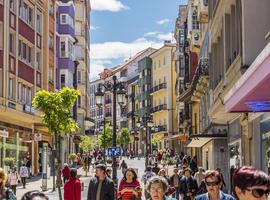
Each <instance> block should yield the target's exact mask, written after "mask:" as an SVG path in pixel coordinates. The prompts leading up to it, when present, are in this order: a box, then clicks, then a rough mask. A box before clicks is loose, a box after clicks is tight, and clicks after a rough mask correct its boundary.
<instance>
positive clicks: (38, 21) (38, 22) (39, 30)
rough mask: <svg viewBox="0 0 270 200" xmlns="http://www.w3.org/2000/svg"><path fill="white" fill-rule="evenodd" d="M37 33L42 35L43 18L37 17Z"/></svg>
mask: <svg viewBox="0 0 270 200" xmlns="http://www.w3.org/2000/svg"><path fill="white" fill-rule="evenodd" d="M36 29H37V32H39V33H41V16H40V15H37V28H36Z"/></svg>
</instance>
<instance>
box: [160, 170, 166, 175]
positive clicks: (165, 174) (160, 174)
mask: <svg viewBox="0 0 270 200" xmlns="http://www.w3.org/2000/svg"><path fill="white" fill-rule="evenodd" d="M162 172H164V175H166V170H165V169H160V170H159V172H158V175H159V176H161V173H162Z"/></svg>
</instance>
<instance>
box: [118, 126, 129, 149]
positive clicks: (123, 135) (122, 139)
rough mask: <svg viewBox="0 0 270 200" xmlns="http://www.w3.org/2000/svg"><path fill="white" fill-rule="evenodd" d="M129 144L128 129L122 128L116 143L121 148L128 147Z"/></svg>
mask: <svg viewBox="0 0 270 200" xmlns="http://www.w3.org/2000/svg"><path fill="white" fill-rule="evenodd" d="M130 142H131V138H130V134H129V131H128V128H122V129H121V131H120V135H119V136H118V137H117V143H118V145H120V146H121V147H122V148H123V147H124V146H126V145H128V144H129V143H130Z"/></svg>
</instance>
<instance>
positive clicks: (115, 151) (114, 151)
mask: <svg viewBox="0 0 270 200" xmlns="http://www.w3.org/2000/svg"><path fill="white" fill-rule="evenodd" d="M121 155H122V149H121V147H112V148H108V156H111V157H115V156H121Z"/></svg>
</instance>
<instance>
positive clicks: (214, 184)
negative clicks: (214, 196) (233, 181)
mask: <svg viewBox="0 0 270 200" xmlns="http://www.w3.org/2000/svg"><path fill="white" fill-rule="evenodd" d="M205 184H206V185H207V186H216V185H218V184H219V182H218V181H213V182H207V181H206V182H205Z"/></svg>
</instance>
